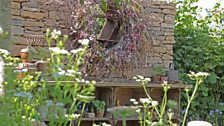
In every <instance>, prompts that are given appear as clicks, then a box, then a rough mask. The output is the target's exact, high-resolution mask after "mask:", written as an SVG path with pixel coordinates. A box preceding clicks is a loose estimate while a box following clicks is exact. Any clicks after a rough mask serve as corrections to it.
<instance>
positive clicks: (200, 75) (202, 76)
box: [188, 71, 210, 79]
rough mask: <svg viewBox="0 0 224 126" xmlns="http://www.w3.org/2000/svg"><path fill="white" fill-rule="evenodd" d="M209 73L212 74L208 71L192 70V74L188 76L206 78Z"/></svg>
mask: <svg viewBox="0 0 224 126" xmlns="http://www.w3.org/2000/svg"><path fill="white" fill-rule="evenodd" d="M209 75H210V74H209V73H206V72H198V73H195V72H192V71H190V74H188V76H189V77H190V78H192V79H196V78H202V79H205V78H206V77H207V76H209Z"/></svg>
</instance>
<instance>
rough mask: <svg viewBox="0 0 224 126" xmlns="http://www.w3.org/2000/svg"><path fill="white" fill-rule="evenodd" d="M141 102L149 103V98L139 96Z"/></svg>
mask: <svg viewBox="0 0 224 126" xmlns="http://www.w3.org/2000/svg"><path fill="white" fill-rule="evenodd" d="M139 101H140V102H141V103H142V104H149V103H151V100H150V99H149V98H140V100H139Z"/></svg>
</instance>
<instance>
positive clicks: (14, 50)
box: [9, 45, 26, 56]
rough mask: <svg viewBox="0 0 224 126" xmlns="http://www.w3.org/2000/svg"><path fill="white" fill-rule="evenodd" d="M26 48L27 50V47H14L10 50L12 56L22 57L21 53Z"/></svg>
mask: <svg viewBox="0 0 224 126" xmlns="http://www.w3.org/2000/svg"><path fill="white" fill-rule="evenodd" d="M24 48H26V46H25V45H12V46H11V47H10V48H9V52H10V53H11V54H12V56H20V51H21V49H24Z"/></svg>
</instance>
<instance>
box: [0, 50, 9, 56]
mask: <svg viewBox="0 0 224 126" xmlns="http://www.w3.org/2000/svg"><path fill="white" fill-rule="evenodd" d="M0 54H5V55H10V52H9V51H8V50H5V49H0Z"/></svg>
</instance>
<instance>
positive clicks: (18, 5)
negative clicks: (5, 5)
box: [11, 2, 20, 10]
mask: <svg viewBox="0 0 224 126" xmlns="http://www.w3.org/2000/svg"><path fill="white" fill-rule="evenodd" d="M11 5H12V9H17V10H19V9H20V3H16V2H12V4H11Z"/></svg>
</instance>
